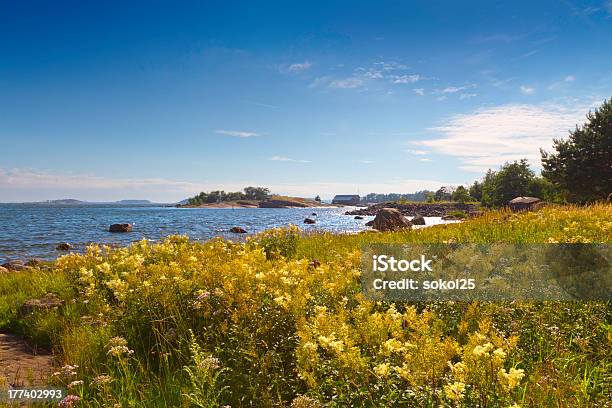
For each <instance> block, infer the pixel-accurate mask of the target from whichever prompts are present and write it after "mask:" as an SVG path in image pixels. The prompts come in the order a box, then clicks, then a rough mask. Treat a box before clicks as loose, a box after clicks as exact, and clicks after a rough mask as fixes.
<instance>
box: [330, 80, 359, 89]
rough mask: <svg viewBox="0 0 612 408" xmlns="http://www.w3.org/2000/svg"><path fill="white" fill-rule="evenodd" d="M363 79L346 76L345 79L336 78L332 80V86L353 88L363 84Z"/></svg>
mask: <svg viewBox="0 0 612 408" xmlns="http://www.w3.org/2000/svg"><path fill="white" fill-rule="evenodd" d="M363 82H364V81H363V79H360V78H355V77H352V78H345V79H336V80H333V81H331V82H330V84H329V87H330V88H340V89H352V88H359V87H360V86H362V85H363Z"/></svg>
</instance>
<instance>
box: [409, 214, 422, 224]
mask: <svg viewBox="0 0 612 408" xmlns="http://www.w3.org/2000/svg"><path fill="white" fill-rule="evenodd" d="M410 222H411V223H412V225H425V218H423V216H422V215H417V216H416V217H414V218H413V219H411V220H410Z"/></svg>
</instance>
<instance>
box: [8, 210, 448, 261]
mask: <svg viewBox="0 0 612 408" xmlns="http://www.w3.org/2000/svg"><path fill="white" fill-rule="evenodd" d="M351 209H352V208H347V207H344V208H291V209H267V208H173V207H153V206H117V205H79V206H59V205H31V204H0V261H3V260H4V259H17V258H28V257H40V258H46V259H52V258H55V257H57V256H58V255H60V254H62V253H63V252H59V251H57V250H56V249H55V247H56V246H57V244H58V243H61V242H69V243H70V244H72V245H73V246H74V249H75V250H77V251H80V250H83V249H84V247H85V245H86V244H87V243H90V242H97V243H106V244H114V245H126V244H129V243H130V242H133V241H137V240H139V239H142V238H147V239H149V240H159V239H161V238H164V237H166V236H168V235H173V234H183V235H188V236H189V237H190V238H192V239H195V240H206V239H210V238H212V237H216V236H223V237H226V238H231V239H239V238H240V237H241V236H237V235H236V234H231V233H229V232H228V230H229V229H230V228H231V227H235V226H239V227H242V228H244V229H246V230H247V231H248V232H249V233H255V232H259V231H263V230H266V229H269V228H272V227H280V226H285V225H288V224H296V225H298V226H299V227H300V228H302V229H303V230H305V231H316V230H325V231H332V232H338V233H350V232H358V231H362V230H364V229H366V227H365V223H366V222H368V221H369V220H371V219H372V218H373V217H368V216H365V217H364V219H363V220H356V219H355V218H354V217H353V216H350V215H344V212H345V211H348V210H351ZM313 212H314V213H316V214H317V215H316V216H312V215H311V214H312V213H313ZM306 217H309V218H314V219H316V224H313V225H306V224H303V221H304V218H306ZM409 218H410V217H409ZM425 222H426V223H427V225H434V224H439V223H441V222H443V221H441V219H440V218H439V217H426V218H425ZM114 223H131V224H133V227H134V229H133V231H132V232H131V233H125V234H113V233H110V232H108V227H109V225H110V224H114Z"/></svg>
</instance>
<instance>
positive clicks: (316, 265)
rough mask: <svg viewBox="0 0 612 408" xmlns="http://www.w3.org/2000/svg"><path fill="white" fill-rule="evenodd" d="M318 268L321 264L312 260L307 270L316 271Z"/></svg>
mask: <svg viewBox="0 0 612 408" xmlns="http://www.w3.org/2000/svg"><path fill="white" fill-rule="evenodd" d="M319 266H321V262H319V261H318V260H317V259H313V260H312V261H310V263H309V264H308V267H309V268H312V269H317V268H318V267H319Z"/></svg>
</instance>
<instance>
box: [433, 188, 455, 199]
mask: <svg viewBox="0 0 612 408" xmlns="http://www.w3.org/2000/svg"><path fill="white" fill-rule="evenodd" d="M452 193H453V189H452V187H448V186H444V187H440V188H439V189H438V191H436V193H435V194H434V199H435V200H436V201H450V200H451V198H452Z"/></svg>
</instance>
